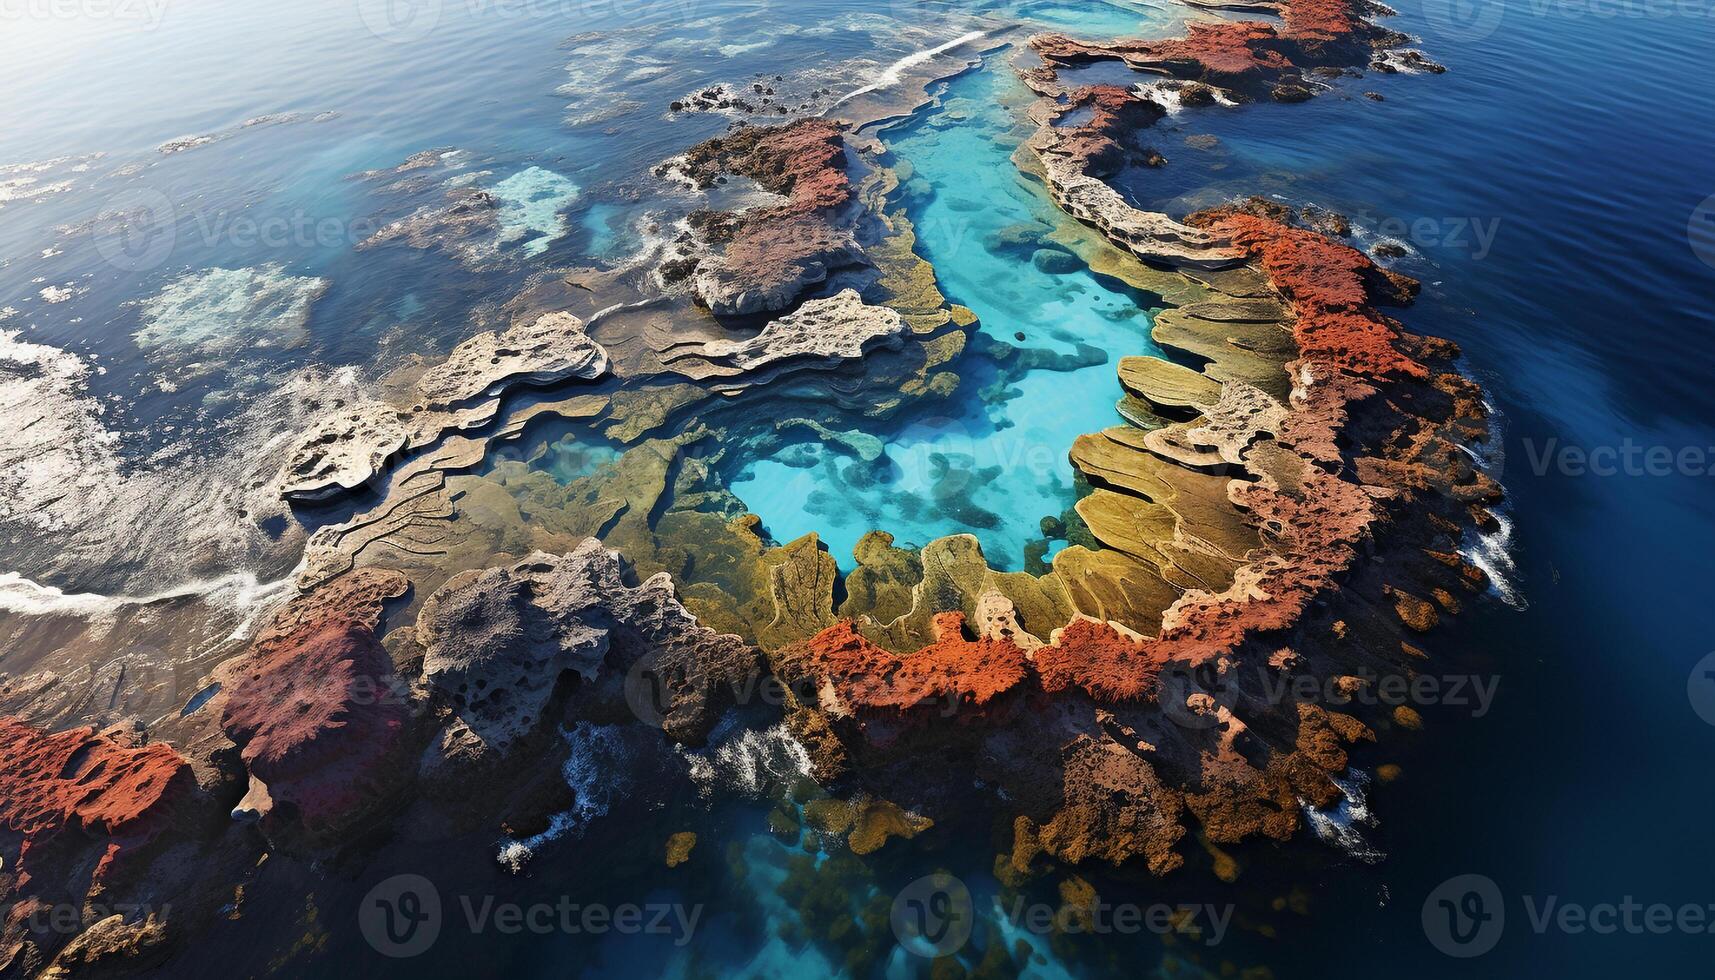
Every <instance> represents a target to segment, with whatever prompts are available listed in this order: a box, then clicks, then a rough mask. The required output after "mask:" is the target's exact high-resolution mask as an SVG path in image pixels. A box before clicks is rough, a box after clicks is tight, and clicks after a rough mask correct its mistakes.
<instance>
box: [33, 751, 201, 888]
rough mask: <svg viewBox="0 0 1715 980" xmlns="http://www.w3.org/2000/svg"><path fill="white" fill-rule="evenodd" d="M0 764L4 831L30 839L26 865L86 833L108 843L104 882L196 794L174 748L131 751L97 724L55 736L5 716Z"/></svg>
mask: <svg viewBox="0 0 1715 980" xmlns="http://www.w3.org/2000/svg"><path fill="white" fill-rule="evenodd" d="M0 759H4V760H5V762H4V767H3V768H0V828H4V830H5V831H6V832H7V833H8V834H16V835H18V836H19V837H21V838H22V845H21V846H20V848H19V863H20V865H23V864H26V863H27V858H28V855H29V852H30V849H31V848H33V847H39V846H41V845H43V844H44V843H45V842H46V841H47V840H49V839H50V838H53V837H56V836H58V835H60V834H61V833H81V834H84V835H86V836H87V837H89V838H92V839H94V840H96V841H105V842H106V852H105V854H104V855H103V857H102V859H101V863H100V865H99V866H98V867H97V869H96V872H95V874H96V878H97V880H99V879H100V877H101V876H102V874H103V873H104V872H105V871H106V869H107V868H108V867H109V866H111V864H112V863H113V862H114V860H116V859H117V858H118V857H119V856H120V855H121V853H122V852H123V851H124V849H126V848H129V847H135V846H138V845H140V844H142V843H145V842H147V841H148V840H151V839H153V838H154V837H155V835H156V834H158V833H160V832H161V831H162V830H163V829H165V828H166V827H167V826H168V824H169V814H170V813H171V811H172V810H173V808H174V807H175V805H176V804H177V803H178V801H180V800H182V799H183V798H185V796H186V795H188V794H190V793H192V792H194V791H195V789H196V780H195V779H194V778H193V777H192V775H191V770H190V765H189V764H188V763H186V762H185V760H184V759H183V758H181V757H180V756H179V754H178V753H177V752H175V751H173V749H172V747H171V746H168V745H164V744H159V743H157V744H154V745H146V746H142V747H136V746H131V745H127V744H125V743H124V742H121V741H120V740H118V739H116V738H113V737H111V736H109V735H106V734H100V735H98V734H96V732H95V729H93V728H89V727H84V728H74V729H71V730H70V731H64V732H52V733H50V732H44V731H41V730H40V729H37V728H33V727H31V726H29V725H26V724H24V723H23V722H21V721H19V720H18V719H16V718H0ZM27 879H28V874H27V873H26V874H25V875H24V876H23V877H22V878H21V879H20V884H22V883H23V881H25V880H27Z"/></svg>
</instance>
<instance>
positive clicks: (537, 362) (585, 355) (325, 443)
mask: <svg viewBox="0 0 1715 980" xmlns="http://www.w3.org/2000/svg"><path fill="white" fill-rule="evenodd" d="M607 366H608V361H607V352H606V351H605V350H603V349H602V347H601V345H600V344H597V343H596V342H595V341H593V340H591V339H590V338H589V336H588V335H587V334H586V333H585V332H584V323H583V321H582V320H580V319H578V318H577V317H575V316H572V315H571V314H570V313H559V312H556V313H545V314H542V315H540V316H538V317H536V318H535V319H533V320H530V321H529V322H526V323H522V324H518V325H516V326H513V327H511V328H509V329H507V330H503V331H499V332H486V333H480V334H477V335H476V336H474V337H471V338H470V339H469V340H466V341H464V342H463V343H461V344H459V345H458V346H457V347H454V348H453V351H452V353H451V354H449V355H448V356H447V358H446V360H444V361H442V362H440V363H439V364H436V365H434V366H433V367H430V368H428V369H427V370H426V371H424V372H423V373H422V374H421V375H420V376H419V377H418V378H417V381H416V383H415V385H413V386H411V388H410V390H409V394H408V395H406V396H404V397H401V398H400V399H399V400H398V401H397V402H394V401H379V400H378V401H371V402H366V403H363V404H360V405H356V406H353V407H351V408H349V409H347V410H345V411H343V412H340V413H338V414H335V415H332V416H330V417H329V418H328V419H327V420H326V421H324V422H322V423H321V424H320V425H318V426H316V427H315V428H313V429H311V430H310V431H309V432H307V433H305V434H304V435H303V436H302V437H301V438H300V440H299V442H298V447H297V449H296V450H295V451H294V452H293V453H292V455H291V457H290V459H289V460H288V462H287V465H286V471H285V473H284V474H282V476H281V479H280V484H279V491H280V495H281V496H282V497H284V498H286V499H287V500H292V501H297V502H310V501H317V500H324V499H327V498H329V497H333V496H336V495H338V494H342V493H347V492H350V491H352V490H354V489H357V488H358V487H361V486H363V485H365V484H367V483H369V482H370V481H372V480H374V479H375V478H377V477H378V476H380V475H381V474H382V473H384V472H385V471H386V468H387V466H388V465H389V463H390V462H391V461H392V460H393V459H395V458H396V457H397V456H399V454H400V453H402V452H406V451H409V450H416V449H421V448H423V447H425V446H428V445H431V444H433V443H434V442H436V441H438V440H439V439H440V438H441V437H442V436H443V435H445V434H446V433H448V432H453V431H459V430H467V429H471V428H475V427H478V426H482V425H486V424H488V423H489V422H491V421H493V419H494V417H495V413H496V412H498V411H499V409H500V404H501V396H502V395H503V394H504V393H505V392H506V390H507V389H508V388H511V387H514V386H517V385H547V384H555V383H559V382H563V381H568V380H574V379H577V380H591V379H594V378H598V377H600V376H601V375H603V374H605V373H607Z"/></svg>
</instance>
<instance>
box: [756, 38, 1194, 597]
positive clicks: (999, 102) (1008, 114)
mask: <svg viewBox="0 0 1715 980" xmlns="http://www.w3.org/2000/svg"><path fill="white" fill-rule="evenodd" d="M1026 99H1027V93H1026V92H1025V91H1024V89H1023V86H1022V85H1021V84H1020V83H1019V82H1018V81H1017V79H1016V78H1015V77H1014V76H1013V74H1012V72H1011V71H1010V70H1009V69H1007V68H1006V67H1005V66H1004V65H1001V64H990V65H988V66H986V67H984V68H982V69H980V70H977V71H973V72H970V73H967V74H965V75H962V76H959V77H958V78H955V79H953V80H951V81H949V82H948V83H946V84H945V85H944V86H943V87H942V92H941V98H940V100H939V103H938V104H937V105H936V106H934V107H932V108H929V109H926V110H924V111H923V112H921V113H919V114H918V115H917V116H915V117H913V118H912V119H910V120H907V121H906V122H904V123H902V124H900V125H897V126H895V127H893V128H891V129H890V130H888V131H887V132H886V133H884V134H883V135H884V138H885V139H886V141H887V143H888V145H889V147H890V148H891V150H892V153H893V155H894V157H895V158H896V159H895V166H896V168H897V169H898V171H899V174H900V177H901V178H902V180H903V182H904V187H903V195H904V196H903V200H904V203H905V206H906V210H907V212H908V214H909V215H910V218H911V220H912V222H913V224H914V225H915V226H916V231H917V251H918V254H920V255H922V256H923V257H924V258H925V259H927V260H929V261H930V262H931V263H932V264H933V265H934V266H935V271H936V275H937V277H938V280H939V283H940V287H941V290H942V291H943V292H944V293H945V294H946V295H947V297H948V299H949V300H951V301H952V302H954V303H960V304H963V305H965V306H968V307H970V309H971V310H972V311H973V312H975V313H976V314H977V316H978V318H979V322H980V326H979V328H978V331H977V335H976V336H973V338H972V342H971V344H970V345H969V346H968V347H967V350H966V353H965V354H964V355H963V356H962V357H961V358H960V359H959V360H958V361H957V362H956V363H955V364H954V365H953V369H954V370H956V371H957V372H958V373H959V375H960V377H961V379H962V383H961V384H960V387H959V390H958V392H956V393H955V394H954V395H953V397H952V398H951V399H950V400H949V401H948V402H947V403H945V404H944V405H943V406H941V407H940V409H939V410H938V412H939V414H935V415H931V416H928V417H920V418H917V419H914V420H912V421H910V422H908V423H906V424H904V425H903V426H899V427H896V428H895V430H894V431H892V432H890V433H878V434H879V435H882V436H883V437H884V438H885V439H886V443H885V446H884V449H883V457H882V459H880V460H877V461H875V462H874V463H870V462H866V461H863V460H861V459H859V458H858V457H857V456H856V455H854V454H853V453H852V451H851V450H849V449H847V448H845V447H843V446H840V445H837V444H832V443H829V444H826V445H823V444H820V443H796V444H793V445H789V446H787V447H786V448H785V449H784V450H782V451H781V452H779V453H776V454H775V455H774V456H772V457H770V458H766V459H760V460H756V461H754V462H751V463H750V464H748V465H747V466H746V468H745V469H744V470H743V471H742V472H741V473H740V474H739V475H738V476H737V478H736V479H734V480H733V481H732V482H731V488H732V490H733V492H734V493H736V494H738V496H739V498H740V499H741V500H743V501H744V502H745V504H746V506H748V507H749V508H750V509H751V510H752V511H753V512H754V513H756V514H757V515H758V516H760V517H761V518H762V520H763V524H764V526H765V527H767V528H768V530H769V532H770V533H771V534H772V535H773V537H774V538H775V539H776V540H777V541H788V540H791V539H793V538H796V537H799V536H800V535H803V534H806V533H809V532H811V531H815V532H817V533H818V534H820V535H821V538H822V540H823V541H824V542H826V544H827V545H828V550H829V551H830V552H831V553H832V554H833V556H834V558H835V559H836V560H837V561H839V562H840V564H841V566H842V567H846V568H850V567H851V564H852V549H853V548H854V547H855V546H856V544H857V542H858V539H859V538H861V537H862V536H863V535H864V534H866V533H867V532H869V531H870V530H872V529H880V530H883V531H887V532H889V533H891V534H892V535H893V536H894V540H895V544H897V545H900V546H921V545H924V544H927V543H928V542H929V541H932V540H934V539H935V538H938V537H942V536H945V535H948V534H958V533H964V532H968V533H971V534H975V535H976V536H977V538H978V540H979V541H981V542H982V546H983V552H984V554H985V555H986V556H987V557H988V558H989V560H990V561H991V562H992V563H993V564H994V565H995V566H996V567H999V568H1004V569H1011V570H1016V569H1020V568H1024V567H1026V565H1027V551H1026V546H1027V545H1028V544H1031V543H1032V542H1033V541H1034V542H1035V544H1034V547H1035V548H1036V549H1043V548H1044V547H1046V548H1048V549H1052V548H1053V547H1054V542H1052V541H1049V542H1047V543H1046V544H1045V543H1044V542H1043V540H1042V539H1043V538H1044V532H1043V527H1042V524H1043V519H1044V518H1053V519H1056V520H1057V519H1058V518H1060V516H1061V515H1062V514H1063V513H1064V512H1065V511H1066V509H1067V508H1069V507H1071V506H1072V504H1073V503H1074V502H1076V499H1077V487H1076V484H1075V482H1074V478H1073V471H1072V465H1071V463H1070V461H1069V459H1068V457H1067V452H1068V451H1069V450H1070V449H1071V447H1072V443H1073V441H1074V440H1075V439H1077V437H1078V436H1080V435H1082V434H1084V433H1086V432H1096V431H1099V430H1101V429H1103V428H1105V427H1108V426H1111V425H1116V424H1119V423H1120V422H1121V419H1120V416H1119V414H1118V412H1117V411H1115V408H1114V406H1115V404H1116V403H1117V402H1118V401H1119V399H1120V397H1121V395H1122V394H1123V392H1122V390H1121V388H1120V384H1119V380H1118V377H1117V376H1116V373H1115V365H1116V363H1117V361H1118V359H1119V358H1121V357H1124V356H1127V355H1131V354H1148V355H1154V356H1161V351H1160V350H1159V348H1157V347H1156V346H1155V345H1154V343H1153V342H1152V341H1151V340H1150V339H1149V329H1150V325H1151V323H1152V321H1151V316H1150V313H1151V307H1150V306H1149V305H1148V304H1149V298H1148V297H1146V296H1144V295H1142V294H1138V293H1136V292H1134V291H1132V290H1130V289H1127V288H1125V287H1123V286H1122V285H1120V284H1119V283H1117V282H1115V281H1113V280H1107V279H1102V278H1099V277H1097V276H1095V275H1093V274H1091V272H1090V271H1089V270H1088V269H1087V268H1086V267H1085V266H1084V264H1083V263H1082V262H1081V261H1080V260H1078V259H1077V258H1076V257H1075V256H1074V255H1072V254H1071V253H1070V252H1068V251H1066V250H1064V249H1062V248H1060V247H1059V246H1057V245H1055V244H1053V243H1052V242H1049V241H1048V240H1047V238H1046V236H1047V234H1048V233H1049V232H1050V231H1051V230H1052V229H1053V227H1054V223H1055V221H1056V220H1057V218H1056V214H1055V212H1054V210H1053V205H1052V203H1051V202H1050V201H1049V200H1048V198H1047V195H1046V192H1045V190H1044V189H1043V188H1042V186H1041V185H1040V184H1038V183H1037V182H1036V181H1034V180H1032V179H1030V178H1028V177H1026V176H1024V175H1023V174H1021V173H1020V172H1019V170H1018V168H1017V167H1016V166H1015V165H1014V164H1013V162H1012V154H1013V151H1014V150H1016V149H1017V148H1018V145H1019V143H1020V142H1022V140H1023V139H1024V138H1025V137H1026V136H1028V134H1029V132H1030V131H1031V126H1030V124H1029V123H1028V122H1027V121H1024V120H1023V118H1022V116H1021V115H1020V113H1019V112H1018V107H1019V106H1020V105H1021V104H1022V103H1023V102H1024V101H1025V100H1026Z"/></svg>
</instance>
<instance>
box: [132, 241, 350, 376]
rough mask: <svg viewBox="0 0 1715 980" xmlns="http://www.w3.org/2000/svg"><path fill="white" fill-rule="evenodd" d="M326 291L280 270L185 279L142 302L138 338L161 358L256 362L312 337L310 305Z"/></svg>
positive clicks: (317, 282) (322, 282)
mask: <svg viewBox="0 0 1715 980" xmlns="http://www.w3.org/2000/svg"><path fill="white" fill-rule="evenodd" d="M328 285H329V283H328V281H327V280H326V279H318V278H315V277H313V276H292V275H287V274H286V270H285V268H284V267H283V266H280V265H277V264H275V265H265V266H261V267H259V268H254V269H218V268H216V269H205V270H203V271H201V272H192V273H186V274H185V275H183V276H181V277H179V278H178V279H175V280H173V281H172V282H170V283H168V284H167V285H166V286H165V287H164V288H163V289H162V290H161V291H160V292H159V293H157V294H155V295H154V296H151V297H150V298H148V299H146V300H144V301H143V303H142V320H143V328H142V329H141V330H139V331H137V332H136V333H135V334H134V335H133V337H134V339H135V340H136V341H137V344H138V346H140V347H142V348H143V349H144V350H146V351H148V352H149V353H150V355H151V356H152V357H156V358H158V359H203V358H208V357H212V356H218V355H232V356H243V357H245V358H253V357H254V356H255V351H256V349H257V348H288V347H293V346H296V345H297V344H300V343H302V342H303V341H304V340H305V339H307V338H308V336H309V332H308V324H309V319H310V307H311V306H312V305H313V304H314V303H315V301H316V300H317V299H319V298H320V297H321V295H322V293H324V292H326V291H327V288H328Z"/></svg>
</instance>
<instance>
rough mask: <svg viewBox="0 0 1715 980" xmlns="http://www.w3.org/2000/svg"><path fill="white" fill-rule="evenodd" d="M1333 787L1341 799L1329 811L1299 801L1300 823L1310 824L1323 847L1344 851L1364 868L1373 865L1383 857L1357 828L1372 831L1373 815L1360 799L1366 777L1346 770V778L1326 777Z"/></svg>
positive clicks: (1357, 772) (1367, 780) (1367, 781)
mask: <svg viewBox="0 0 1715 980" xmlns="http://www.w3.org/2000/svg"><path fill="white" fill-rule="evenodd" d="M1329 779H1330V780H1332V781H1333V783H1334V785H1335V786H1337V787H1339V789H1340V794H1341V795H1342V796H1343V797H1344V799H1342V800H1341V801H1340V802H1339V803H1338V804H1336V805H1335V806H1334V808H1333V809H1331V810H1318V809H1317V808H1315V807H1313V806H1311V805H1310V802H1309V801H1308V800H1305V799H1303V798H1300V799H1299V801H1298V806H1299V809H1301V810H1303V811H1304V819H1305V821H1306V822H1307V823H1309V824H1310V829H1311V830H1313V831H1315V833H1316V836H1317V837H1319V838H1321V839H1322V840H1323V841H1324V842H1325V843H1328V844H1332V845H1334V846H1335V847H1338V848H1339V849H1340V850H1342V851H1345V852H1346V853H1347V854H1350V855H1351V856H1352V857H1355V858H1357V859H1358V860H1360V861H1363V862H1364V863H1365V864H1375V863H1376V862H1378V861H1380V860H1382V859H1383V858H1385V857H1387V855H1386V854H1384V853H1382V852H1381V851H1380V850H1379V849H1377V848H1376V846H1375V845H1374V844H1371V843H1370V842H1369V841H1368V840H1367V839H1365V837H1364V835H1363V833H1362V831H1360V830H1359V829H1358V828H1359V827H1374V826H1375V825H1376V823H1377V820H1376V817H1375V814H1373V813H1371V812H1370V808H1369V804H1368V803H1367V802H1366V801H1365V799H1364V790H1365V789H1366V788H1367V787H1368V786H1369V783H1370V777H1369V775H1368V774H1367V773H1365V772H1364V771H1363V770H1361V769H1350V770H1347V773H1346V776H1345V777H1344V778H1341V777H1339V776H1330V777H1329Z"/></svg>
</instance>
